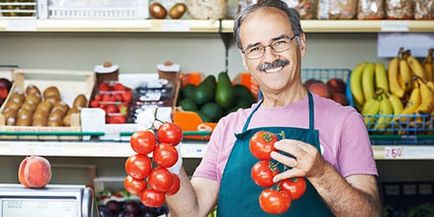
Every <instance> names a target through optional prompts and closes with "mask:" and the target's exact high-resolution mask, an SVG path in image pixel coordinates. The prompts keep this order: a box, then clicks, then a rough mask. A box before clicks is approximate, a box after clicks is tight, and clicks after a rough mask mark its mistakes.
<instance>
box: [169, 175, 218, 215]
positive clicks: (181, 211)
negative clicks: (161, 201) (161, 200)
mask: <svg viewBox="0 0 434 217" xmlns="http://www.w3.org/2000/svg"><path fill="white" fill-rule="evenodd" d="M178 176H179V179H180V181H181V182H180V186H181V187H180V189H179V191H178V193H176V194H175V195H172V196H167V197H166V202H167V204H168V206H169V209H170V211H169V212H170V215H171V216H176V217H191V216H194V217H202V216H203V217H206V216H207V215H208V213H209V212H210V211H211V210H212V209H213V208H214V207H215V205H216V203H217V197H218V191H219V184H218V182H217V181H215V180H211V179H207V178H202V177H193V178H192V179H191V181H190V178H189V177H188V176H187V173H186V172H185V170H184V168H181V171H180V173H179V174H178Z"/></svg>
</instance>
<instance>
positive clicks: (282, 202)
mask: <svg viewBox="0 0 434 217" xmlns="http://www.w3.org/2000/svg"><path fill="white" fill-rule="evenodd" d="M259 205H260V206H261V208H262V210H264V212H266V213H269V214H274V215H275V214H282V213H284V212H286V211H287V210H288V209H289V207H290V206H291V195H289V193H288V192H286V191H276V190H273V189H265V190H263V191H262V192H261V194H260V195H259Z"/></svg>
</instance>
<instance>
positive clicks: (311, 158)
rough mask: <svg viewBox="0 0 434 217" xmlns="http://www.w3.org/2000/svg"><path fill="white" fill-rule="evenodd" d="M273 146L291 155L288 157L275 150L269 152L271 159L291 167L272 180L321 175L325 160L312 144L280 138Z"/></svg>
mask: <svg viewBox="0 0 434 217" xmlns="http://www.w3.org/2000/svg"><path fill="white" fill-rule="evenodd" d="M274 147H275V148H276V149H277V150H278V151H281V152H284V153H287V154H289V155H292V156H293V157H288V156H285V155H283V154H280V153H278V152H276V151H273V152H271V158H272V159H274V160H276V161H278V162H280V163H282V164H283V165H286V166H289V167H292V169H289V170H286V171H283V172H282V173H279V174H278V175H276V176H275V177H274V179H273V181H274V182H278V181H280V180H283V179H288V178H293V177H306V178H308V179H309V178H317V177H320V176H322V174H323V172H324V167H325V166H326V161H325V160H324V158H323V157H322V156H321V154H320V152H319V151H318V150H317V149H316V148H315V147H314V146H312V145H310V144H307V143H305V142H302V141H298V140H291V139H282V140H280V141H278V142H276V143H275V144H274Z"/></svg>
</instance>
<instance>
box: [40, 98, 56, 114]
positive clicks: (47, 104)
mask: <svg viewBox="0 0 434 217" xmlns="http://www.w3.org/2000/svg"><path fill="white" fill-rule="evenodd" d="M51 109H53V103H51V102H50V101H46V100H44V101H43V102H41V103H39V105H38V107H37V108H36V111H45V112H47V113H48V114H49V113H50V112H51Z"/></svg>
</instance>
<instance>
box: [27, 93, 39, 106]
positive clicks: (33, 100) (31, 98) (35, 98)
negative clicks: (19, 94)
mask: <svg viewBox="0 0 434 217" xmlns="http://www.w3.org/2000/svg"><path fill="white" fill-rule="evenodd" d="M40 102H41V96H40V95H36V94H29V95H27V96H26V98H25V99H24V103H28V104H34V105H38V104H39V103H40Z"/></svg>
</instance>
